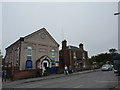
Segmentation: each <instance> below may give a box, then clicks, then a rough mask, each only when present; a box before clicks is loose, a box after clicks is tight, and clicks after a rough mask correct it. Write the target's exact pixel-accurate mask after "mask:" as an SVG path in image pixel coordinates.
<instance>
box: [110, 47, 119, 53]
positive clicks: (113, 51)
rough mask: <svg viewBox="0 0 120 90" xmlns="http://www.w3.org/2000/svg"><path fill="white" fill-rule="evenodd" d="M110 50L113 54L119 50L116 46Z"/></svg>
mask: <svg viewBox="0 0 120 90" xmlns="http://www.w3.org/2000/svg"><path fill="white" fill-rule="evenodd" d="M109 52H110V53H111V54H115V53H116V52H117V50H116V49H115V48H112V49H109Z"/></svg>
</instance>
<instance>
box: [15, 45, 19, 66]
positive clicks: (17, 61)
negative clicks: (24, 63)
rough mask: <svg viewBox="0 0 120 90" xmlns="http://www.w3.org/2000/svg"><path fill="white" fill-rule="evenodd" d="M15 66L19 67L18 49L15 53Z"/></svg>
mask: <svg viewBox="0 0 120 90" xmlns="http://www.w3.org/2000/svg"><path fill="white" fill-rule="evenodd" d="M16 66H19V47H18V48H17V51H16Z"/></svg>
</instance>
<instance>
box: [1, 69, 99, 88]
mask: <svg viewBox="0 0 120 90" xmlns="http://www.w3.org/2000/svg"><path fill="white" fill-rule="evenodd" d="M98 70H100V69H97V70H87V71H80V72H74V73H72V74H70V75H68V76H71V75H78V74H83V73H90V72H95V71H98ZM65 76H66V75H65V74H54V75H49V76H45V77H37V78H29V79H22V80H16V81H7V82H3V83H2V84H3V87H4V86H9V85H16V84H23V83H29V82H36V81H42V80H48V79H55V78H60V77H65Z"/></svg>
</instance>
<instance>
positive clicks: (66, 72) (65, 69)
mask: <svg viewBox="0 0 120 90" xmlns="http://www.w3.org/2000/svg"><path fill="white" fill-rule="evenodd" d="M64 73H65V75H68V74H69V72H68V67H67V65H65V67H64Z"/></svg>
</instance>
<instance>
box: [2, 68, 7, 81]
mask: <svg viewBox="0 0 120 90" xmlns="http://www.w3.org/2000/svg"><path fill="white" fill-rule="evenodd" d="M6 78H7V71H6V70H3V71H2V82H4V81H5V82H6Z"/></svg>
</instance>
